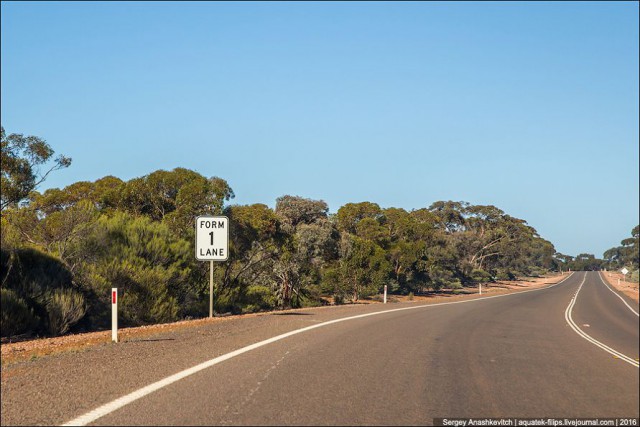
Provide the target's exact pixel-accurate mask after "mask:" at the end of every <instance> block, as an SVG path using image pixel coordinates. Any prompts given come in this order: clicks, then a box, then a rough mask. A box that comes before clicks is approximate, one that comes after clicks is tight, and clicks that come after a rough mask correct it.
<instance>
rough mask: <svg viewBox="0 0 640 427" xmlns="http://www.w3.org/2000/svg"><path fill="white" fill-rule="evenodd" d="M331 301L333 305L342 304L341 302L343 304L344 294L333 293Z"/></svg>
mask: <svg viewBox="0 0 640 427" xmlns="http://www.w3.org/2000/svg"><path fill="white" fill-rule="evenodd" d="M333 303H334V304H335V305H342V304H344V295H342V294H335V295H334V296H333Z"/></svg>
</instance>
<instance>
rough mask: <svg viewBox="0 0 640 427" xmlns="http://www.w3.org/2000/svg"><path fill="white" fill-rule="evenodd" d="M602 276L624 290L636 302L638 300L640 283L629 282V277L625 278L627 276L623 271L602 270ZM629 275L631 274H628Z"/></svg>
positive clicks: (612, 284) (620, 289)
mask: <svg viewBox="0 0 640 427" xmlns="http://www.w3.org/2000/svg"><path fill="white" fill-rule="evenodd" d="M600 276H602V278H603V279H604V280H606V281H607V282H609V284H610V285H611V286H613V287H614V288H616V289H617V290H619V291H620V292H623V293H624V294H625V295H627V296H629V297H630V298H632V299H633V300H634V301H635V302H636V303H637V302H638V284H637V283H633V282H629V278H628V277H627V279H626V280H625V277H624V275H623V274H622V273H619V272H616V271H601V272H600ZM627 276H629V275H628V274H627Z"/></svg>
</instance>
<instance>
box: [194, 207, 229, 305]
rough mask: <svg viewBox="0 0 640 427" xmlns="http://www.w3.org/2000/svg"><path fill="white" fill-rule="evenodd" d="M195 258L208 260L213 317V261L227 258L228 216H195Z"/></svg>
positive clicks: (210, 301) (210, 302) (210, 303)
mask: <svg viewBox="0 0 640 427" xmlns="http://www.w3.org/2000/svg"><path fill="white" fill-rule="evenodd" d="M196 259H197V260H198V261H209V269H210V270H209V317H213V262H214V261H226V260H228V259H229V218H227V217H226V216H199V217H197V218H196Z"/></svg>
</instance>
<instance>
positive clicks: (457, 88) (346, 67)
mask: <svg viewBox="0 0 640 427" xmlns="http://www.w3.org/2000/svg"><path fill="white" fill-rule="evenodd" d="M638 79H639V71H638V2H617V3H615V2H602V3H600V2H585V3H579V2H569V3H556V2H550V3H546V2H545V3H543V2H541V3H537V2H536V3H476V2H470V3H469V2H462V3H455V2H443V3H435V2H424V3H413V2H410V3H381V2H376V3H341V2H332V3H288V2H287V3H254V2H249V3H199V2H197V3H168V2H167V3H140V4H137V3H75V2H72V3H44V4H41V3H11V2H9V3H6V2H3V3H2V82H1V83H2V125H3V126H4V128H5V130H6V131H7V132H8V133H12V132H18V133H24V134H29V135H37V136H40V137H42V138H44V139H46V140H47V142H48V143H49V144H50V145H51V146H52V147H53V148H54V149H55V150H56V153H63V154H65V155H68V156H71V157H72V158H73V164H72V166H71V167H70V168H68V169H66V170H64V171H59V172H56V173H55V174H53V175H51V177H50V179H49V180H48V181H47V183H46V186H44V187H42V189H46V188H48V187H64V186H66V185H68V184H71V183H73V182H76V181H81V180H90V181H93V180H96V179H98V178H101V177H103V176H105V175H115V176H117V177H119V178H122V179H125V180H127V179H131V178H134V177H138V176H142V175H146V174H148V173H150V172H152V171H154V170H157V169H173V168H175V167H186V168H190V169H193V170H195V171H197V172H199V173H201V174H203V175H205V176H220V177H222V178H224V179H226V180H227V181H228V182H229V183H230V185H231V187H232V188H233V189H234V190H235V193H236V199H235V200H234V202H235V203H239V204H249V203H258V202H260V203H266V204H267V205H269V206H272V207H273V206H274V204H275V199H276V198H277V197H279V196H282V195H285V194H291V195H299V196H303V197H310V198H314V199H323V200H325V201H326V202H327V203H328V204H329V207H330V210H331V211H332V212H335V211H336V210H337V209H338V208H339V207H340V206H342V205H343V204H345V203H348V202H359V201H365V200H367V201H372V202H376V203H378V204H380V205H381V206H383V207H390V206H395V207H402V208H405V209H407V210H410V209H415V208H421V207H427V206H429V205H430V204H431V203H433V202H434V201H437V200H464V201H468V202H471V203H473V204H493V205H496V206H498V207H499V208H501V209H503V210H504V211H506V212H507V213H509V214H510V215H513V216H516V217H519V218H522V219H525V220H527V221H528V223H529V224H530V225H532V226H533V227H535V228H536V229H537V230H538V232H539V233H540V235H541V236H542V237H544V238H546V239H548V240H550V241H551V242H553V243H554V245H555V246H556V249H557V250H558V251H560V252H563V253H566V254H571V255H576V254H578V253H580V252H589V253H594V254H595V255H596V256H601V255H602V253H603V252H604V251H605V250H606V249H608V248H610V247H612V246H616V245H618V244H619V243H620V240H622V239H624V238H626V237H629V236H630V231H631V228H633V227H634V226H635V225H637V224H638V216H639V213H638V204H639V201H638V193H639V187H638V182H639V165H638V157H639V153H638V146H639V136H638V114H639V112H638V103H639V99H638Z"/></svg>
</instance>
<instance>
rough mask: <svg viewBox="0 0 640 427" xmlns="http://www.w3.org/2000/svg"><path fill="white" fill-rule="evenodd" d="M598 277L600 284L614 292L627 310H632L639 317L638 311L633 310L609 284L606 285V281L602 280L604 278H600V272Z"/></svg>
mask: <svg viewBox="0 0 640 427" xmlns="http://www.w3.org/2000/svg"><path fill="white" fill-rule="evenodd" d="M598 277H599V278H600V281H601V282H602V284H603V285H604V286H605V287H606V288H607V289H609V290H610V291H611V292H613V294H614V295H615V296H617V297H618V298H620V301H622V302H623V303H624V305H626V306H627V307H628V308H629V310H631V311H632V312H633V314H635V315H636V316H639V317H640V314H638V312H637V311H635V310H634V309H633V307H631V306H630V305H629V304H627V302H626V301H625V300H624V298H622V297H621V296H620V294H618V293H617V292H616V291H614V290H613V289H611V287H610V286H609V285H607V282H605V281H604V279H603V278H602V272H599V273H598Z"/></svg>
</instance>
